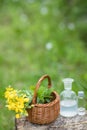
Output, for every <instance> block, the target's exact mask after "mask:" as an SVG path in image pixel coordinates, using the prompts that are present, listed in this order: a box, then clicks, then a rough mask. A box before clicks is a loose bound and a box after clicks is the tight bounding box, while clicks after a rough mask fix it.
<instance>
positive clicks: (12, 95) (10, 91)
mask: <svg viewBox="0 0 87 130" xmlns="http://www.w3.org/2000/svg"><path fill="white" fill-rule="evenodd" d="M34 91H35V86H30V87H29V89H28V90H15V89H14V88H12V87H11V86H9V87H7V88H6V91H5V98H6V107H7V108H8V109H9V110H12V111H14V112H15V114H16V118H20V117H21V116H22V115H25V114H27V112H26V108H32V107H34V104H32V99H33V95H34ZM52 92H53V88H50V89H49V88H46V87H44V86H40V88H39V89H38V92H37V101H36V102H37V103H38V104H45V103H49V102H51V101H52V100H54V98H53V95H52Z"/></svg>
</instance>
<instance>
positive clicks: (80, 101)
mask: <svg viewBox="0 0 87 130" xmlns="http://www.w3.org/2000/svg"><path fill="white" fill-rule="evenodd" d="M78 115H85V98H84V92H83V91H78Z"/></svg>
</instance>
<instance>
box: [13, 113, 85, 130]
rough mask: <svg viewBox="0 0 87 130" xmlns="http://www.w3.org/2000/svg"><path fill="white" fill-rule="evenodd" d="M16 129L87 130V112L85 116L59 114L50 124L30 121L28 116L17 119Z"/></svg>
mask: <svg viewBox="0 0 87 130" xmlns="http://www.w3.org/2000/svg"><path fill="white" fill-rule="evenodd" d="M15 128H16V130H87V112H86V114H85V115H84V116H78V115H77V116H75V117H72V118H65V117H62V116H59V117H58V118H57V120H56V121H54V122H53V123H50V124H48V125H37V124H32V123H30V122H29V121H28V120H27V118H26V117H22V118H20V119H16V120H15Z"/></svg>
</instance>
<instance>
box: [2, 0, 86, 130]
mask: <svg viewBox="0 0 87 130" xmlns="http://www.w3.org/2000/svg"><path fill="white" fill-rule="evenodd" d="M86 16H87V1H80V0H0V130H5V129H6V130H14V114H13V113H12V112H9V111H8V110H7V109H6V108H5V99H4V91H5V88H6V87H7V86H8V85H9V84H11V85H12V86H13V87H15V88H20V89H22V88H26V89H27V88H28V87H29V86H30V85H35V84H36V83H37V81H38V79H39V78H40V77H41V76H42V75H44V74H48V75H50V77H51V79H52V85H53V87H54V88H55V89H56V90H57V92H58V93H59V94H60V92H61V91H62V90H63V83H62V79H63V78H65V77H71V78H74V80H75V82H74V83H73V90H74V91H75V92H76V93H77V92H78V90H84V92H85V97H86V98H87V17H86Z"/></svg>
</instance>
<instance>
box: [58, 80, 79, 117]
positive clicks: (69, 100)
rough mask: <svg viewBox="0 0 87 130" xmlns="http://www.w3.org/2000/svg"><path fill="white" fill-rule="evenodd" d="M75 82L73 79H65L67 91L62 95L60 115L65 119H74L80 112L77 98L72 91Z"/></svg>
mask: <svg viewBox="0 0 87 130" xmlns="http://www.w3.org/2000/svg"><path fill="white" fill-rule="evenodd" d="M73 81H74V80H73V79H71V78H65V79H63V82H64V89H65V90H64V91H63V92H61V94H60V115H62V116H64V117H73V116H75V115H77V112H78V107H77V96H76V94H75V92H74V91H72V82H73Z"/></svg>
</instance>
